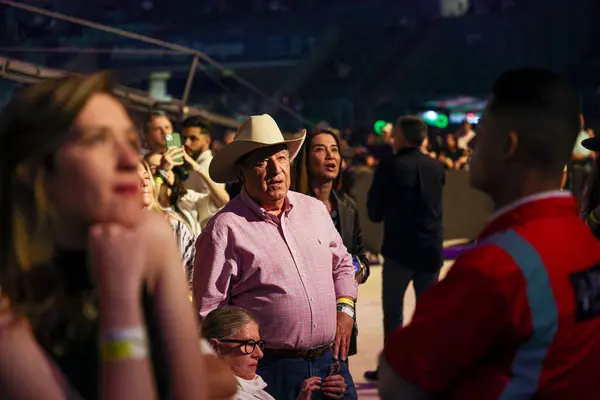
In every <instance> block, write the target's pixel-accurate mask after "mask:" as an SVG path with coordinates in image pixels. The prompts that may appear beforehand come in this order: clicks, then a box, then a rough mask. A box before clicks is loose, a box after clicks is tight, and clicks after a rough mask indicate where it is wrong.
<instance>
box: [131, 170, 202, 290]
mask: <svg viewBox="0 0 600 400" xmlns="http://www.w3.org/2000/svg"><path fill="white" fill-rule="evenodd" d="M138 173H139V174H140V179H141V181H142V183H141V188H142V207H143V208H144V209H145V210H153V211H155V212H158V213H159V214H160V215H162V216H164V217H165V218H166V219H167V220H168V221H169V223H170V224H171V227H172V228H173V231H174V232H175V237H176V238H177V244H178V246H179V252H180V253H181V256H182V258H183V266H184V271H185V273H186V278H187V281H188V282H190V283H191V281H192V272H193V270H194V259H195V258H196V247H195V243H196V236H194V234H193V233H192V231H191V230H190V228H189V227H188V226H187V224H186V223H185V222H184V221H183V219H182V218H181V217H180V216H179V215H178V214H177V213H176V212H174V211H170V210H169V209H164V208H162V207H161V206H160V205H159V203H158V196H157V195H156V187H155V183H154V180H153V179H152V172H151V170H150V167H149V166H148V164H147V163H146V161H142V162H141V163H140V164H139V167H138Z"/></svg>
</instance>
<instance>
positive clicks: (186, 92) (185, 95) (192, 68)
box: [181, 56, 198, 106]
mask: <svg viewBox="0 0 600 400" xmlns="http://www.w3.org/2000/svg"><path fill="white" fill-rule="evenodd" d="M197 69H198V56H194V59H193V60H192V65H190V72H189V73H188V77H187V81H186V82H185V89H184V91H183V97H182V98H181V102H182V103H183V105H184V106H186V105H187V102H188V100H189V98H190V91H191V90H192V83H194V76H196V70H197Z"/></svg>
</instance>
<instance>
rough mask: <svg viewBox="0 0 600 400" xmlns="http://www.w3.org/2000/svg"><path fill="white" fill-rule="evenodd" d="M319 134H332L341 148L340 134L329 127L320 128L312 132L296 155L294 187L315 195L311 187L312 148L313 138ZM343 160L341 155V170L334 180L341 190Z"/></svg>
mask: <svg viewBox="0 0 600 400" xmlns="http://www.w3.org/2000/svg"><path fill="white" fill-rule="evenodd" d="M319 135H330V136H331V137H333V139H334V140H335V143H336V144H337V147H338V149H340V138H339V137H338V135H337V134H336V133H335V132H333V131H332V130H329V129H320V130H317V131H314V132H311V133H310V134H309V135H308V136H307V138H306V140H305V141H304V145H303V146H302V149H301V150H300V153H299V154H298V157H296V160H297V161H296V163H295V164H294V175H295V176H294V179H293V182H294V189H295V190H296V191H297V192H300V193H303V194H306V195H309V196H313V195H314V192H313V190H312V187H311V183H310V182H311V176H310V168H309V162H310V150H311V148H312V143H313V140H314V139H315V138H316V137H317V136H319ZM341 164H342V162H341V155H340V171H339V173H338V176H337V177H336V178H335V179H334V180H333V189H334V190H340V189H341V188H342V165H341Z"/></svg>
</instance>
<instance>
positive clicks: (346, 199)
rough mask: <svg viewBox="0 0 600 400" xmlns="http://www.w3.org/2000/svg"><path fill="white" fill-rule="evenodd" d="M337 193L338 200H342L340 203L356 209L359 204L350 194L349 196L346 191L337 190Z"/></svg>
mask: <svg viewBox="0 0 600 400" xmlns="http://www.w3.org/2000/svg"><path fill="white" fill-rule="evenodd" d="M335 194H336V196H337V199H338V201H339V202H340V204H341V205H342V206H344V207H346V208H348V209H350V210H353V211H354V210H356V209H357V206H356V202H355V201H354V199H353V198H352V197H350V196H348V195H347V194H346V193H344V192H342V191H339V190H336V191H335Z"/></svg>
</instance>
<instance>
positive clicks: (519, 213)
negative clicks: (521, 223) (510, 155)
mask: <svg viewBox="0 0 600 400" xmlns="http://www.w3.org/2000/svg"><path fill="white" fill-rule="evenodd" d="M559 203H560V206H563V205H564V206H565V207H566V208H568V209H569V211H571V209H572V210H574V211H576V204H575V199H574V197H573V195H572V193H571V192H569V191H561V190H551V191H547V192H542V193H536V194H534V195H531V196H526V197H523V198H521V199H519V200H517V201H515V202H513V203H510V204H508V205H506V206H504V207H502V208H500V209H499V210H498V211H496V212H495V213H494V214H492V216H491V217H490V218H489V219H488V222H487V223H486V225H485V228H484V229H483V230H482V232H481V234H480V238H481V237H485V236H488V235H489V234H491V233H493V232H496V231H500V230H502V229H505V228H506V227H507V225H510V224H514V223H515V222H516V220H517V219H521V218H523V219H528V218H535V217H536V214H541V215H548V210H547V207H542V204H548V205H550V204H551V205H552V206H555V205H556V206H558V205H559ZM555 212H556V210H555Z"/></svg>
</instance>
